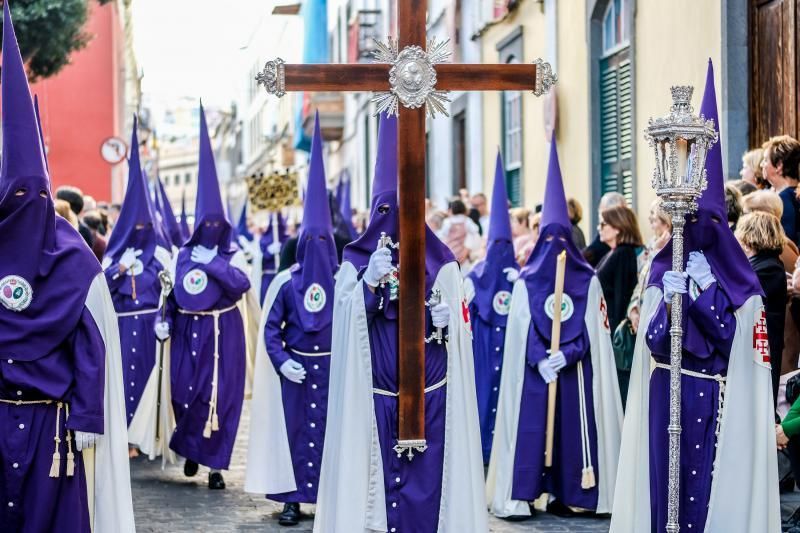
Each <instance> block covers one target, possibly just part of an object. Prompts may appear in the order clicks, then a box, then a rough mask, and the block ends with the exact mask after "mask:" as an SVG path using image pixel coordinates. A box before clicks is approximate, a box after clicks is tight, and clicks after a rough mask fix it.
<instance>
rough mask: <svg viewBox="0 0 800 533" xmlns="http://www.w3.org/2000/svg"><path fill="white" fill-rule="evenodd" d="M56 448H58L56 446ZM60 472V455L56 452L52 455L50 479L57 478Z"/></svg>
mask: <svg viewBox="0 0 800 533" xmlns="http://www.w3.org/2000/svg"><path fill="white" fill-rule="evenodd" d="M56 446H58V445H57V444H56ZM60 472H61V454H60V453H58V450H56V451H55V453H53V462H52V463H51V464H50V477H58V476H59V474H60Z"/></svg>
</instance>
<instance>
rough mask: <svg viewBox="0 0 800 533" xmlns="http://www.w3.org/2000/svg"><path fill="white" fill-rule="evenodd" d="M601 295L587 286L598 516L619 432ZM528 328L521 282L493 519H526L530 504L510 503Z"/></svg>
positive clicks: (510, 333)
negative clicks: (515, 517) (595, 429)
mask: <svg viewBox="0 0 800 533" xmlns="http://www.w3.org/2000/svg"><path fill="white" fill-rule="evenodd" d="M602 298H603V291H602V289H601V288H600V282H599V281H598V280H597V278H596V277H593V278H592V281H591V283H590V284H589V294H588V301H587V303H586V316H585V321H586V329H587V331H588V332H589V343H590V353H591V361H592V375H593V380H592V399H593V405H594V413H595V423H596V428H597V461H598V465H597V466H598V469H597V473H598V475H597V485H598V497H597V512H598V513H608V512H611V507H612V505H613V497H614V482H615V481H616V475H617V462H618V458H619V447H620V438H621V433H622V402H621V400H620V396H619V385H618V383H617V372H616V366H615V362H614V352H613V348H612V345H611V336H610V334H609V332H608V329H606V326H605V314H604V313H601V311H600V308H601V301H602ZM530 324H531V312H530V304H529V302H528V289H527V287H526V285H525V281H524V280H518V281H517V282H516V283H514V291H513V293H512V296H511V309H510V311H509V314H508V326H507V328H506V342H505V348H504V349H505V351H504V354H505V355H504V356H503V370H502V375H501V378H500V397H499V400H498V405H497V421H496V422H495V428H494V440H493V442H492V455H491V459H490V461H489V472H488V476H487V479H486V499H487V501H488V504H489V510H490V511H491V512H492V514H494V515H496V516H500V517H506V516H528V515H530V509H529V507H528V502H524V501H519V500H513V499H512V498H511V488H512V485H513V481H514V457H515V453H516V447H517V428H518V424H517V421H518V420H519V409H520V402H521V399H522V385H523V381H524V378H525V365H526V364H527V360H526V350H527V346H528V330H529V328H530Z"/></svg>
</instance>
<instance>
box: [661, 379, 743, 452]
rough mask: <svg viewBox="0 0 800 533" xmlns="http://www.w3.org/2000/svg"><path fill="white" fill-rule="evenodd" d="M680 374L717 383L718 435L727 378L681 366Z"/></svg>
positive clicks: (716, 430)
mask: <svg viewBox="0 0 800 533" xmlns="http://www.w3.org/2000/svg"><path fill="white" fill-rule="evenodd" d="M655 366H656V368H660V369H662V370H667V371H669V365H666V364H664V363H656V365H655ZM681 374H683V375H684V376H691V377H693V378H700V379H707V380H710V381H716V382H717V383H719V393H718V394H717V427H716V429H715V430H714V435H715V436H716V437H719V429H720V424H721V423H722V408H723V407H724V404H725V382H726V381H727V380H728V378H727V377H726V376H723V375H721V374H714V375H713V376H711V375H708V374H702V373H700V372H695V371H693V370H686V369H685V368H681Z"/></svg>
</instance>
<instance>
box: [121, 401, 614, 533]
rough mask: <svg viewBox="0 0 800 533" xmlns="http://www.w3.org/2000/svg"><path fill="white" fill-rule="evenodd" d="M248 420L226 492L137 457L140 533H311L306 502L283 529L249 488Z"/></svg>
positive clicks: (513, 528) (592, 526)
mask: <svg viewBox="0 0 800 533" xmlns="http://www.w3.org/2000/svg"><path fill="white" fill-rule="evenodd" d="M247 423H248V413H247V410H246V409H245V412H244V414H243V417H242V424H241V425H240V428H239V438H238V441H237V446H236V449H235V450H234V457H233V461H232V462H231V469H230V470H229V471H227V472H224V473H223V475H224V476H225V482H226V484H227V489H226V490H224V491H210V490H208V488H207V486H206V482H207V480H208V469H205V468H201V469H200V471H199V472H198V474H197V475H196V476H195V477H194V478H186V477H184V475H183V468H182V465H174V466H167V468H166V469H165V470H163V471H162V470H161V461H160V459H159V460H157V461H153V462H148V461H147V459H146V458H141V457H140V458H137V459H134V460H132V462H131V477H132V483H133V504H134V511H135V514H136V530H137V531H138V532H140V533H184V532H190V531H191V532H197V531H203V532H212V531H213V532H215V533H216V532H220V533H228V532H239V531H260V532H278V531H281V532H290V531H305V532H309V531H311V528H312V523H313V520H312V517H311V516H310V512H312V509H311V507H310V506H309V507H307V506H303V511H304V513H306V512H308V513H309V514H307V515H306V519H305V520H304V521H302V522H301V523H300V524H299V525H297V526H296V527H291V528H288V527H281V526H278V525H277V520H276V518H275V516H276V515H277V513H278V512H280V510H281V508H282V505H279V504H277V503H273V502H269V501H267V500H266V499H264V498H262V497H259V496H255V495H251V494H246V493H245V492H244V490H243V486H244V467H245V455H246V446H247V438H246V437H247ZM489 530H490V531H492V532H493V533H512V532H523V531H524V532H529V533H562V532H571V531H575V532H580V533H584V532H606V531H608V520H602V519H597V518H571V519H563V518H557V517H555V516H550V515H544V514H540V515H539V516H537V517H536V518H535V519H533V520H529V521H527V522H522V523H511V522H506V521H503V520H496V519H493V520H491V521H490V526H489Z"/></svg>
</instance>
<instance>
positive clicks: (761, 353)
mask: <svg viewBox="0 0 800 533" xmlns="http://www.w3.org/2000/svg"><path fill="white" fill-rule="evenodd" d="M753 351H754V357H755V360H756V363H761V364H767V365H768V364H770V354H769V338H768V337H767V312H766V311H765V310H764V308H763V307H762V308H761V311H760V314H759V318H758V319H757V320H756V323H755V324H754V325H753Z"/></svg>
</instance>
